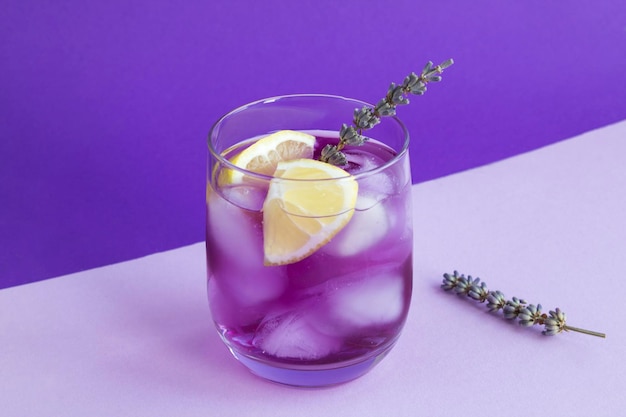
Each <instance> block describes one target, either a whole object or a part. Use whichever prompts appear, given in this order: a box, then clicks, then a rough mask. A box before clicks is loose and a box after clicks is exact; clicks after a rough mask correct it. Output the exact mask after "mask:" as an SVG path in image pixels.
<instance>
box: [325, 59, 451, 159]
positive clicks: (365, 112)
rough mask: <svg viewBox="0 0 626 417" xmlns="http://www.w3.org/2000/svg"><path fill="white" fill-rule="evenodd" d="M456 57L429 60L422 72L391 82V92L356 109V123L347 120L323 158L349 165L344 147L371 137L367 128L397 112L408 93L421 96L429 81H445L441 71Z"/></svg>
mask: <svg viewBox="0 0 626 417" xmlns="http://www.w3.org/2000/svg"><path fill="white" fill-rule="evenodd" d="M453 63H454V61H453V60H452V59H448V60H447V61H444V62H442V63H441V64H439V65H436V66H433V63H432V62H430V61H429V62H428V63H427V64H426V66H425V67H424V69H423V70H422V72H421V73H420V74H419V75H417V74H416V73H414V72H412V73H411V74H410V75H408V76H407V77H406V78H405V79H404V82H403V83H402V84H400V85H396V84H395V83H391V85H390V86H389V89H388V90H387V95H386V96H385V97H384V98H382V99H381V100H380V101H379V102H378V104H376V105H375V106H374V107H368V106H363V107H362V108H360V109H355V110H354V114H353V119H352V125H347V124H343V126H342V127H341V130H340V131H339V143H338V144H337V145H330V144H329V145H326V146H325V147H324V148H323V149H322V152H321V155H320V161H322V162H327V163H329V164H333V165H336V166H344V165H347V163H348V160H347V158H346V155H345V154H344V153H343V152H342V151H341V150H342V149H343V148H344V147H346V146H348V145H350V146H361V145H363V144H364V143H365V141H367V139H368V138H367V137H365V136H363V134H362V133H363V131H364V130H367V129H371V128H373V127H374V126H376V125H377V124H378V123H380V119H381V118H382V117H388V116H395V115H396V107H398V106H400V105H405V104H409V99H408V98H407V97H406V95H408V94H413V95H418V96H421V95H422V94H424V93H425V92H426V84H428V83H430V82H439V81H441V73H442V72H443V70H444V69H446V68H448V67H449V66H450V65H452V64H453Z"/></svg>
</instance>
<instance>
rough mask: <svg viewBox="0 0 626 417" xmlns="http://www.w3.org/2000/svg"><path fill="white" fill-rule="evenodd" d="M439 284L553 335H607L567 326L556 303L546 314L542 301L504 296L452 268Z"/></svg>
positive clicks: (493, 310)
mask: <svg viewBox="0 0 626 417" xmlns="http://www.w3.org/2000/svg"><path fill="white" fill-rule="evenodd" d="M441 287H442V288H443V289H444V290H446V291H453V292H455V293H456V294H458V295H466V296H468V297H470V298H471V299H473V300H476V301H478V302H481V303H483V302H485V301H486V302H487V308H488V309H489V311H491V312H496V311H498V310H502V312H503V314H504V318H506V319H509V320H512V319H516V318H517V319H518V320H519V324H520V325H522V326H524V327H531V326H533V325H536V324H538V325H542V326H545V328H544V330H543V331H542V333H543V334H544V335H546V336H554V335H557V334H559V333H561V332H563V331H573V332H579V333H584V334H588V335H592V336H597V337H603V338H604V337H606V334H604V333H599V332H594V331H591V330H585V329H580V328H578V327H573V326H568V325H567V324H566V320H567V318H566V316H565V313H564V312H563V311H561V310H560V309H559V308H558V307H557V308H556V309H555V310H554V311H552V310H551V311H550V312H549V314H545V313H542V312H541V309H542V307H541V304H537V305H535V304H528V303H527V302H526V301H525V300H523V299H520V298H517V297H513V298H512V299H510V300H507V299H506V297H505V296H504V294H503V293H502V292H500V291H489V290H488V289H487V284H486V283H485V282H481V280H480V278H473V277H472V276H471V275H468V276H467V277H466V276H465V275H463V274H459V273H458V272H457V271H454V272H453V273H452V274H448V273H445V274H443V283H442V284H441Z"/></svg>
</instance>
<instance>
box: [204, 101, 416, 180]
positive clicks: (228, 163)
mask: <svg viewBox="0 0 626 417" xmlns="http://www.w3.org/2000/svg"><path fill="white" fill-rule="evenodd" d="M291 98H326V99H333V100H344V101H350V102H353V103H354V104H356V105H361V106H367V107H374V105H373V104H371V103H368V102H366V101H363V100H359V99H355V98H350V97H345V96H340V95H334V94H316V93H302V94H285V95H278V96H273V97H266V98H262V99H259V100H255V101H252V102H249V103H247V104H244V105H242V106H239V107H237V108H235V109H233V110H231V111H229V112H228V113H226V114H224V115H222V116H221V117H220V118H218V119H217V121H216V122H215V123H213V125H212V126H211V129H210V130H209V135H208V138H207V144H208V148H209V152H210V153H211V155H212V156H213V157H214V158H215V159H216V160H217V161H218V162H219V163H220V164H222V165H223V166H224V167H225V168H227V169H232V170H234V171H237V172H240V173H241V174H243V175H245V176H250V177H252V178H257V179H259V180H265V181H270V180H272V179H274V178H276V177H274V176H273V175H266V174H260V173H258V172H254V171H249V170H247V169H245V168H241V167H239V166H237V165H235V164H233V163H232V162H231V161H229V160H228V159H226V158H225V157H224V155H223V154H222V153H220V152H218V151H217V150H216V149H215V147H214V145H213V141H212V140H211V139H212V138H213V136H214V132H215V130H216V129H217V128H218V126H219V125H220V124H222V123H223V122H224V121H225V120H226V119H228V118H229V117H231V116H233V115H235V114H237V113H240V112H242V111H245V110H247V109H248V108H251V107H253V106H258V105H260V104H265V103H273V102H275V101H279V100H285V99H291ZM385 120H388V121H393V122H394V123H396V124H397V125H398V127H399V128H400V130H401V132H402V133H403V136H404V138H403V141H402V148H401V149H400V151H398V152H397V153H396V154H395V155H394V156H393V158H391V159H390V160H388V161H386V162H385V163H384V164H382V165H379V166H377V167H376V168H373V169H370V170H367V171H361V172H358V173H356V174H348V175H347V176H345V177H337V178H326V179H297V178H281V179H280V180H281V181H295V182H314V181H317V182H319V181H337V180H341V179H342V178H354V179H356V180H358V179H359V178H363V177H369V176H372V175H376V174H377V173H379V172H381V171H384V170H386V169H387V168H389V167H391V166H394V165H395V164H396V163H397V162H398V161H400V160H401V159H402V158H403V157H405V155H406V154H407V153H408V152H409V143H410V137H409V131H408V129H407V128H406V125H405V124H404V123H403V122H402V121H401V120H400V119H399V118H398V117H397V116H390V117H389V116H386V117H385ZM271 133H272V132H268V133H267V134H271ZM230 148H231V147H229V148H227V149H230Z"/></svg>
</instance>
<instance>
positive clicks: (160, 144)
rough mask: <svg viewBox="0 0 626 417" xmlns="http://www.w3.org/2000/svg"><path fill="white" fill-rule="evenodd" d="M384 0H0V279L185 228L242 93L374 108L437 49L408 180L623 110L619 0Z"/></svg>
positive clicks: (188, 234) (183, 234)
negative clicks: (312, 96)
mask: <svg viewBox="0 0 626 417" xmlns="http://www.w3.org/2000/svg"><path fill="white" fill-rule="evenodd" d="M391 4H392V3H388V2H387V3H385V2H364V1H362V2H358V1H352V0H351V1H326V0H317V1H263V2H256V1H211V2H206V1H191V0H190V1H185V2H180V1H163V0H156V1H155V0H153V1H110V2H97V3H92V2H83V1H60V0H56V1H36V2H35V1H24V0H8V1H5V2H3V7H2V9H3V11H2V13H1V14H0V288H2V287H8V286H13V285H17V284H20V283H26V282H31V281H36V280H41V279H45V278H49V277H53V276H58V275H62V274H67V273H70V272H74V271H79V270H83V269H87V268H92V267H96V266H101V265H105V264H109V263H113V262H118V261H122V260H126V259H131V258H135V257H138V256H142V255H145V254H149V253H153V252H156V251H162V250H167V249H171V248H175V247H178V246H182V245H186V244H190V243H193V242H198V241H200V240H203V239H204V231H203V225H204V169H205V158H206V155H205V140H206V134H207V132H208V129H209V127H210V125H211V124H212V122H214V121H215V120H216V119H217V118H218V117H219V116H220V115H222V114H223V113H225V112H227V111H228V110H230V109H232V108H234V107H236V106H240V105H242V104H245V103H247V102H249V101H252V100H256V99H259V98H263V97H267V96H273V95H279V94H288V93H305V92H310V93H331V94H339V95H345V96H351V97H355V98H359V99H363V100H366V101H377V100H378V99H379V98H381V97H382V96H383V95H384V94H385V92H386V89H387V87H388V84H389V83H390V82H391V81H395V82H401V81H402V79H403V78H404V77H405V76H406V75H407V74H408V73H410V72H411V71H419V70H421V68H422V66H423V64H424V63H425V62H426V61H428V60H433V61H435V62H436V63H438V62H440V61H443V60H445V59H447V58H449V57H453V58H454V59H455V61H456V64H455V65H454V66H453V67H452V68H450V70H448V71H447V72H446V73H445V74H444V81H443V83H441V84H438V85H433V86H432V87H430V89H429V91H428V93H427V94H426V95H425V96H424V97H421V98H415V99H414V100H413V103H412V104H411V105H410V106H407V107H404V108H401V109H400V111H399V115H400V117H401V118H402V119H403V120H404V121H405V122H406V124H407V125H408V127H409V129H410V131H411V133H412V138H413V143H412V147H411V151H412V162H413V175H414V182H422V181H426V180H429V179H433V178H437V177H440V176H444V175H447V174H451V173H454V172H458V171H462V170H466V169H469V168H472V167H475V166H479V165H483V164H487V163H490V162H493V161H496V160H499V159H502V158H506V157H509V156H512V155H516V154H519V153H522V152H525V151H529V150H532V149H535V148H538V147H541V146H544V145H546V144H549V143H552V142H556V141H559V140H563V139H566V138H568V137H571V136H573V135H576V134H578V133H581V132H584V131H586V130H590V129H593V128H596V127H599V126H603V125H606V124H609V123H612V122H615V121H618V120H622V119H624V117H625V116H626V3H625V2H623V1H622V0H610V1H609V0H602V1H593V0H588V1H586V0H585V1H583V0H573V1H567V2H566V1H560V2H558V1H557V2H545V1H543V0H524V1H521V0H520V1H507V2H504V1H495V0H494V1H487V0H476V1H472V2H469V1H461V0H456V1H445V0H444V1H439V2H436V3H433V2H424V1H421V2H418V1H415V0H404V1H396V2H393V5H391ZM348 117H349V115H348ZM453 199H454V196H450V200H451V201H452V200H453ZM426 203H427V202H425V204H426Z"/></svg>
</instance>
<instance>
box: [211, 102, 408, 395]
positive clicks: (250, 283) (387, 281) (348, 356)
mask: <svg viewBox="0 0 626 417" xmlns="http://www.w3.org/2000/svg"><path fill="white" fill-rule="evenodd" d="M331 99H333V98H331ZM344 100H345V99H344ZM348 114H349V113H348ZM309 132H310V133H312V134H314V135H315V136H316V141H315V154H314V158H317V156H318V155H319V152H320V150H321V149H322V148H323V147H324V145H325V144H327V143H333V144H335V143H337V133H334V134H333V133H330V132H327V131H309ZM381 139H383V138H382V137H381ZM248 144H249V142H246V141H241V142H239V143H238V144H235V146H234V147H231V148H230V150H229V151H228V153H226V155H225V156H226V157H228V158H231V157H232V156H233V155H236V154H237V153H238V152H239V151H240V150H242V149H244V148H245V147H246V146H247V145H248ZM344 153H345V154H346V156H347V157H348V160H349V165H348V166H347V167H344V169H345V170H346V171H347V172H349V173H350V174H352V175H353V176H354V178H355V179H356V181H357V182H358V197H357V200H356V204H355V207H354V214H353V215H352V217H351V219H350V220H349V222H348V223H347V225H346V226H345V227H344V228H343V229H341V230H340V231H339V232H338V233H337V234H336V235H335V236H334V237H333V238H332V239H331V240H330V241H329V242H328V243H326V244H325V245H323V246H321V247H320V248H319V249H317V250H315V251H314V252H313V253H312V254H311V255H309V256H307V257H305V258H304V259H301V260H299V261H296V262H293V263H289V264H286V265H278V266H266V265H264V242H263V239H264V236H263V213H262V210H261V209H262V207H263V202H264V200H265V198H266V195H267V190H268V181H269V179H266V180H265V181H264V180H263V179H262V178H257V179H255V181H247V182H243V183H236V184H223V183H220V181H219V178H220V172H221V171H222V170H223V169H225V167H224V164H223V163H222V164H220V163H214V164H212V165H211V166H210V170H209V181H208V187H207V261H208V271H209V280H208V294H209V303H210V307H211V313H212V316H213V320H214V322H215V324H216V326H217V328H218V331H219V333H220V335H221V336H222V339H223V340H224V342H225V343H226V345H227V346H228V348H229V349H230V350H231V352H232V353H233V355H234V356H235V357H236V358H237V359H238V360H239V361H240V362H242V363H243V364H244V365H246V366H247V367H248V368H249V369H250V370H251V371H252V372H254V373H256V374H258V375H260V376H262V377H264V378H267V379H270V380H273V381H277V382H281V383H286V384H289V385H297V386H321V385H329V384H336V383H341V382H345V381H348V380H351V379H353V378H356V377H358V376H360V375H362V374H363V373H365V372H367V371H368V370H369V369H371V367H372V366H374V365H375V364H376V363H378V361H379V360H380V359H381V358H382V357H384V356H385V354H386V353H387V352H388V351H389V350H390V349H391V347H392V346H393V345H394V343H395V342H396V340H397V338H398V336H399V334H400V331H401V329H402V327H403V325H404V322H405V320H406V316H407V313H408V309H409V303H410V299H411V288H412V248H413V235H412V225H411V192H410V190H411V177H410V168H409V159H408V153H407V152H406V143H405V144H404V147H401V148H400V149H399V150H395V149H393V148H391V147H390V146H388V145H386V144H384V143H381V142H379V141H376V140H373V139H371V140H369V141H368V142H366V143H365V144H364V145H363V146H360V147H349V148H345V149H344Z"/></svg>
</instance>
